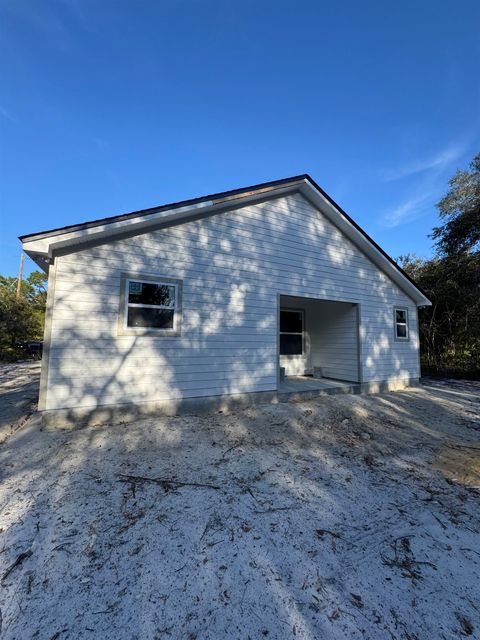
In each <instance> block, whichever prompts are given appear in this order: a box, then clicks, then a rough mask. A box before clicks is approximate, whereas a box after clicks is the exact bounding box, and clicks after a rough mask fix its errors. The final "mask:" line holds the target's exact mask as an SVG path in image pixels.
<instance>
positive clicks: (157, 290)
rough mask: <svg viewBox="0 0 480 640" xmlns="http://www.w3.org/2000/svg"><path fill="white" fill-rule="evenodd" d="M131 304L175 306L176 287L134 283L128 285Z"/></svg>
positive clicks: (152, 283) (151, 283)
mask: <svg viewBox="0 0 480 640" xmlns="http://www.w3.org/2000/svg"><path fill="white" fill-rule="evenodd" d="M128 302H129V304H154V305H161V306H163V307H173V306H174V305H175V287H174V286H171V285H167V284H155V283H154V282H133V281H130V282H129V285H128Z"/></svg>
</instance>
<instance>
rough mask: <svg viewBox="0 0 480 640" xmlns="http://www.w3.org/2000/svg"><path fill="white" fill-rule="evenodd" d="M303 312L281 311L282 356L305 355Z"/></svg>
mask: <svg viewBox="0 0 480 640" xmlns="http://www.w3.org/2000/svg"><path fill="white" fill-rule="evenodd" d="M303 325H304V317H303V311H301V310H299V311H297V310H293V309H280V355H281V356H299V355H302V354H303V342H304V340H303Z"/></svg>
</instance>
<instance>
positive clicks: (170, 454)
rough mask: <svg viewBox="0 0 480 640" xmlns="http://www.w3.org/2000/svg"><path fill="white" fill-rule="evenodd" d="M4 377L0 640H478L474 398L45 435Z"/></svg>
mask: <svg viewBox="0 0 480 640" xmlns="http://www.w3.org/2000/svg"><path fill="white" fill-rule="evenodd" d="M8 375H9V376H10V378H9V381H6V380H3V382H8V384H6V386H5V385H4V384H3V383H2V385H1V387H0V390H2V391H3V393H6V396H5V398H8V397H9V395H10V400H12V394H15V393H16V392H15V389H16V388H17V387H18V394H17V395H16V396H15V397H16V401H15V402H13V404H14V405H15V406H16V407H17V408H16V411H17V413H16V414H15V411H14V410H13V409H12V402H10V401H8V402H7V400H5V402H4V398H1V399H0V402H1V403H2V404H1V409H2V412H5V413H6V414H8V416H9V417H8V420H10V421H11V422H12V423H13V424H14V426H13V428H7V427H6V426H5V425H6V422H7V421H8V420H7V418H5V416H4V418H3V423H0V424H3V428H2V433H3V440H4V441H3V443H2V445H1V446H0V469H1V472H2V476H3V478H2V482H1V491H0V578H1V586H0V609H1V619H2V622H1V625H2V631H1V633H0V636H1V637H2V639H4V640H13V639H16V640H24V639H26V638H36V639H39V640H43V639H45V640H57V639H58V640H65V639H66V638H70V639H75V638H89V639H91V638H101V639H106V640H108V639H114V640H123V639H125V640H127V639H128V640H130V639H135V638H142V639H143V638H146V639H152V640H153V639H167V640H171V639H176V638H178V639H182V640H183V639H186V640H195V639H198V640H200V639H212V638H213V639H216V638H219V639H225V638H229V639H235V638H239V639H247V638H251V639H252V640H257V639H259V638H269V639H283V638H291V639H295V640H297V639H315V640H318V639H322V638H329V639H331V638H334V639H335V640H343V639H352V638H366V639H368V640H376V639H379V640H380V639H381V640H383V639H385V638H386V639H389V638H392V639H405V640H414V639H417V640H420V639H421V640H425V639H432V640H436V639H451V638H463V637H472V638H480V544H479V542H480V535H479V533H480V509H479V505H480V478H479V458H480V419H479V415H480V384H479V383H466V382H445V383H442V384H440V383H437V382H428V383H427V385H426V386H424V387H423V388H419V389H412V390H409V391H405V392H400V393H391V394H382V395H376V396H362V397H359V396H335V397H327V398H321V399H318V400H315V401H309V402H305V403H296V404H280V405H276V406H274V405H260V406H258V407H255V408H251V409H248V410H242V411H238V412H236V413H232V414H228V415H227V414H215V415H211V416H203V417H202V416H188V417H186V416H185V417H177V418H165V419H161V418H160V419H150V420H143V421H139V422H135V423H131V424H123V425H117V426H113V427H101V428H99V427H97V428H89V429H83V430H79V431H74V432H55V433H49V432H44V431H42V430H41V427H40V423H39V419H38V415H37V414H32V415H31V416H29V417H28V415H27V414H28V413H29V411H31V400H30V401H29V402H25V403H24V404H23V405H22V403H21V402H20V400H19V398H20V396H21V395H22V391H21V389H23V393H24V394H26V395H27V396H28V393H29V392H30V393H32V392H33V391H34V390H35V388H36V385H37V383H38V375H37V374H36V373H35V372H32V371H31V372H30V374H29V373H28V371H27V373H26V372H25V370H24V371H23V372H22V369H21V367H19V369H18V380H17V382H18V384H16V383H15V375H14V371H13V369H10V372H9V374H8ZM22 376H26V378H27V381H25V379H24V380H23V382H22ZM0 377H2V378H5V375H3V374H2V373H1V372H0ZM28 379H29V382H28ZM28 397H30V396H28ZM22 407H23V408H22ZM25 416H27V417H25Z"/></svg>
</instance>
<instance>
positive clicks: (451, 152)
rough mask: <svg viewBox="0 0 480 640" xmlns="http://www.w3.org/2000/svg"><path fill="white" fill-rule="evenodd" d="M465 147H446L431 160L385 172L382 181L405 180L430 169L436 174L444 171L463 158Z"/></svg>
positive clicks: (412, 163)
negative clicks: (434, 170)
mask: <svg viewBox="0 0 480 640" xmlns="http://www.w3.org/2000/svg"><path fill="white" fill-rule="evenodd" d="M467 147H468V145H465V144H463V145H461V144H459V145H456V146H451V147H447V148H446V149H443V151H440V152H439V153H437V154H436V155H435V156H433V157H432V158H428V159H426V160H420V161H414V162H411V163H410V164H407V165H405V166H403V167H400V168H399V169H394V170H392V171H386V172H385V173H384V180H385V181H387V182H391V181H393V180H401V179H402V178H406V177H408V176H412V175H415V174H417V173H423V172H424V171H431V170H432V169H436V171H438V172H441V171H444V170H445V169H447V168H448V167H449V166H450V165H451V164H452V162H455V161H456V160H458V159H459V158H461V157H462V156H463V154H464V153H465V151H466V150H467Z"/></svg>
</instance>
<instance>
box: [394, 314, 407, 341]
mask: <svg viewBox="0 0 480 640" xmlns="http://www.w3.org/2000/svg"><path fill="white" fill-rule="evenodd" d="M393 313H394V322H395V340H408V309H403V308H401V307H395V308H394V310H393Z"/></svg>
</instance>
